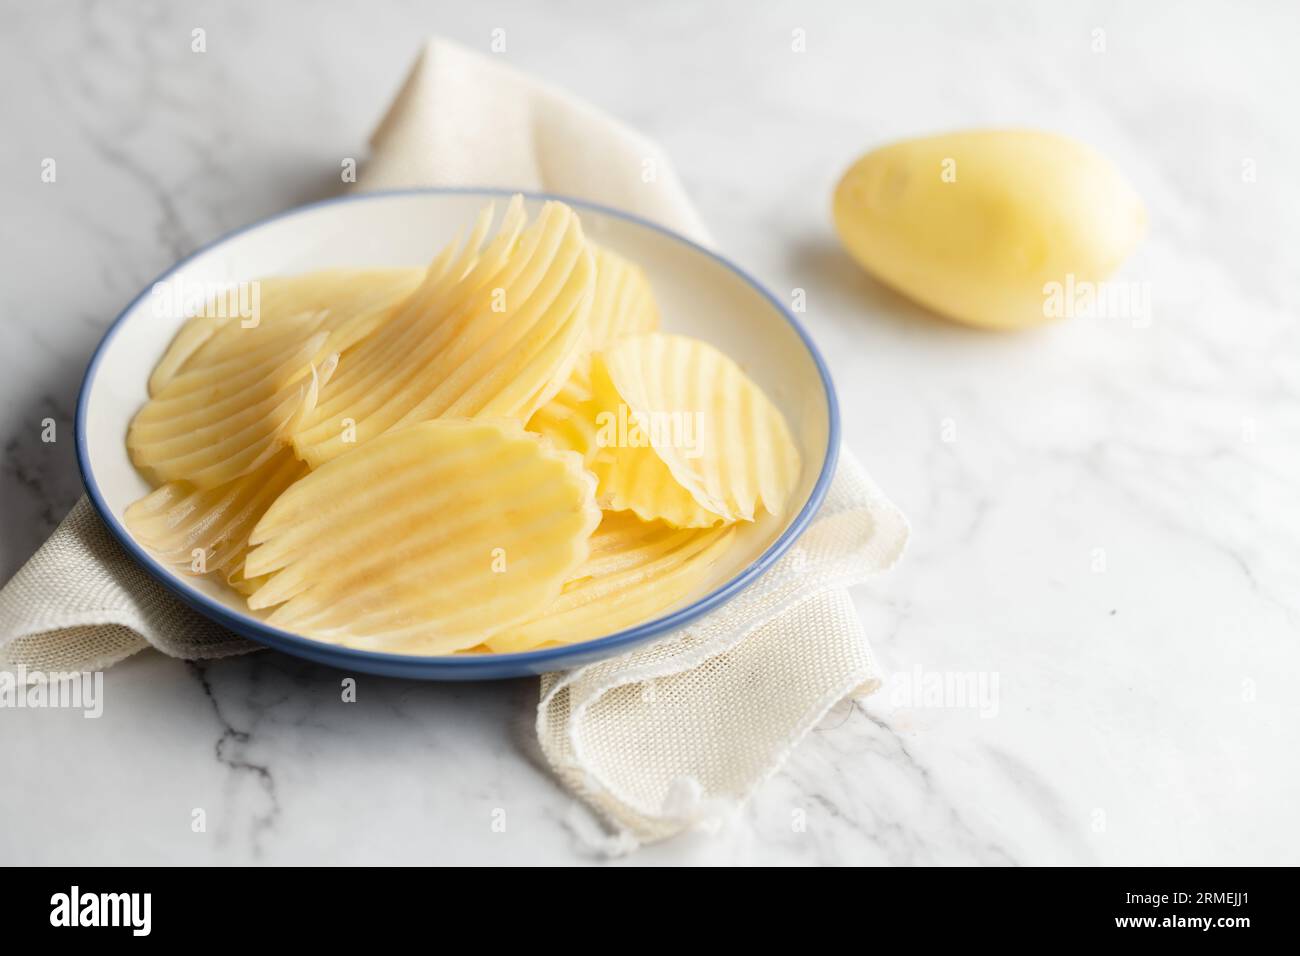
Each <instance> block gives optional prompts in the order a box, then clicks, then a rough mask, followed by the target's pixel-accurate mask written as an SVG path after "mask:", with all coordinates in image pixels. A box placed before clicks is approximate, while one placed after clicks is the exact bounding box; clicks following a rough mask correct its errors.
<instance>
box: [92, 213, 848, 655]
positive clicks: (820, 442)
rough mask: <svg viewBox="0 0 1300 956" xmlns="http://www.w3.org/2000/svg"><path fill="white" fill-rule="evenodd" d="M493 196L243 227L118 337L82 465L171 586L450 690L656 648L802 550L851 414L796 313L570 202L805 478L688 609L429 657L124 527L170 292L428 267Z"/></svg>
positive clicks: (738, 278) (292, 648) (292, 638)
mask: <svg viewBox="0 0 1300 956" xmlns="http://www.w3.org/2000/svg"><path fill="white" fill-rule="evenodd" d="M508 195H509V194H508V193H505V192H499V191H494V190H481V189H465V190H445V189H427V190H408V191H400V192H386V193H364V194H358V195H353V196H345V197H341V198H338V199H332V200H326V201H324V202H319V203H315V204H313V205H309V206H303V207H301V208H299V209H294V210H291V211H289V212H286V213H282V214H281V215H278V216H274V217H272V218H270V219H267V220H264V221H262V222H259V223H255V224H254V225H251V226H247V227H245V228H244V229H240V230H239V231H237V232H234V233H232V234H230V235H228V236H226V237H224V238H222V239H219V240H217V241H216V242H214V243H212V244H211V245H209V246H208V247H206V248H204V249H201V250H199V251H198V252H196V253H195V254H194V255H192V256H190V257H189V258H187V259H184V260H182V261H181V262H179V263H177V264H176V265H175V266H174V267H172V268H171V269H170V270H168V271H167V272H166V273H164V274H163V275H161V276H159V277H158V279H157V280H155V283H151V284H150V286H149V288H146V289H145V290H144V291H143V292H141V293H140V295H139V296H138V297H137V298H136V299H135V300H134V301H133V302H132V303H131V304H130V305H128V306H127V307H126V309H125V310H124V311H123V312H122V314H121V315H119V316H118V317H117V319H116V320H115V321H114V322H113V324H112V326H110V327H109V330H108V332H107V333H106V334H105V336H104V340H103V341H102V342H101V343H100V345H99V348H98V349H97V350H96V352H95V355H94V357H93V358H92V359H91V362H90V367H89V368H88V369H87V370H86V377H85V381H84V382H83V383H82V387H81V395H80V397H79V398H78V402H77V428H76V431H77V457H78V461H79V462H80V466H81V473H82V479H83V481H84V482H85V485H86V490H87V492H88V494H89V495H90V499H91V501H92V502H93V503H94V505H95V507H96V508H97V509H98V511H99V513H100V515H101V516H102V517H103V518H104V520H105V522H107V524H108V527H109V529H110V530H111V531H112V533H113V534H114V535H115V536H116V537H117V538H118V539H119V540H120V541H121V542H122V544H123V545H124V546H125V547H126V548H127V550H128V551H129V552H130V553H131V554H132V556H133V557H134V558H135V559H136V560H137V561H139V562H140V564H142V565H143V566H144V567H145V569H146V570H148V571H149V572H151V573H152V574H153V575H154V576H155V577H157V578H158V580H160V581H161V582H162V583H163V584H164V585H166V586H167V587H169V588H170V589H171V590H173V591H174V592H175V593H176V594H177V595H179V596H180V597H181V598H182V599H183V600H185V601H186V602H187V603H189V604H190V605H191V606H193V607H194V608H196V609H197V610H199V611H200V612H201V613H203V614H206V615H207V616H209V617H211V618H213V619H215V620H217V621H219V622H221V623H222V624H224V625H226V626H227V627H229V628H230V629H231V630H233V631H236V632H237V633H239V634H243V635H244V636H246V637H249V638H252V639H253V640H255V641H258V642H260V643H262V644H265V645H267V646H270V647H274V648H277V649H279V650H282V651H285V652H286V653H289V654H295V655H297V656H299V657H305V658H308V659H311V660H315V661H319V662H322V663H328V664H334V665H337V666H339V667H344V668H347V669H350V670H353V671H366V672H370V673H378V674H385V675H390V676H403V677H421V678H431V679H441V680H456V679H461V680H478V679H487V678H498V677H514V676H519V675H523V674H537V673H542V672H544V671H553V670H561V669H565V668H570V667H574V666H577V665H580V664H584V663H589V662H591V661H594V660H599V659H600V658H604V657H610V656H612V655H614V654H617V653H620V652H622V651H624V650H627V649H628V648H630V647H631V646H632V645H634V644H638V643H642V642H646V641H651V640H654V639H655V638H656V637H659V636H661V635H663V634H666V633H668V632H670V631H672V630H673V629H675V628H677V627H680V626H681V625H683V624H685V623H687V622H688V621H690V620H693V619H694V618H696V617H698V616H700V615H702V614H704V613H706V612H708V611H710V610H712V609H713V608H715V607H717V606H718V605H720V604H722V603H723V602H725V601H727V600H728V599H730V598H731V597H733V596H734V595H735V594H736V593H737V592H738V591H740V590H741V589H742V588H744V587H745V586H747V585H748V584H750V583H751V582H752V581H753V580H754V579H755V578H756V577H757V576H758V575H760V574H761V573H762V572H763V571H764V570H765V569H766V568H767V567H768V566H769V565H770V564H771V563H772V562H773V561H775V560H776V559H777V558H778V557H779V556H780V555H781V554H782V553H783V552H784V551H785V550H786V549H787V548H788V547H789V546H790V545H791V544H792V543H793V542H794V540H795V538H796V537H797V536H798V535H799V533H800V532H801V531H802V530H803V528H804V527H805V526H806V525H807V523H808V521H809V520H810V519H811V517H812V515H813V512H814V511H815V510H816V508H817V506H818V505H819V504H820V503H821V500H822V498H823V496H824V495H825V493H826V488H827V486H828V485H829V483H830V479H831V476H832V474H833V472H834V468H835V459H836V453H837V451H838V449H839V418H838V412H837V409H836V403H835V392H834V389H833V387H832V385H831V381H830V376H829V374H828V373H827V371H826V366H825V363H824V362H823V361H822V359H821V356H820V355H818V353H817V350H816V348H815V347H814V346H813V344H812V341H811V340H810V339H809V338H808V335H807V333H806V332H805V331H804V330H803V329H802V327H800V325H799V323H798V322H797V321H796V320H795V318H794V316H793V315H791V314H790V312H789V311H788V310H787V309H786V308H785V307H784V306H783V305H782V304H781V303H780V302H779V301H778V300H777V299H776V298H775V297H773V296H772V295H771V294H770V293H769V292H767V291H766V290H764V289H763V288H762V286H760V285H759V284H758V283H757V282H756V281H754V279H752V278H751V277H750V276H748V275H747V274H746V273H745V272H744V271H742V270H741V269H740V268H739V267H737V266H735V265H733V264H732V263H730V262H728V261H727V260H725V259H723V258H722V257H720V256H718V255H716V254H715V253H713V252H710V251H708V250H706V249H704V248H702V247H701V246H698V245H696V244H695V243H692V242H690V241H689V240H687V239H684V238H682V237H681V236H678V235H676V234H674V233H671V232H669V231H667V230H665V229H663V228H661V227H659V226H656V225H653V224H651V223H648V222H645V221H643V220H640V219H637V218H636V217H633V216H630V215H627V214H625V213H621V212H618V211H616V210H613V209H606V208H603V207H600V206H596V205H593V204H591V203H587V202H583V201H580V200H574V199H569V198H566V197H551V196H540V195H532V196H528V197H527V200H528V206H529V211H530V213H534V212H536V210H537V208H538V207H539V206H540V205H541V203H542V202H544V201H545V200H546V199H551V198H558V199H563V200H564V201H565V202H567V203H569V204H570V205H571V206H573V207H574V208H575V209H577V210H578V213H579V215H580V216H581V218H582V225H583V228H584V230H585V231H586V234H587V235H588V236H589V237H590V238H591V239H593V240H594V241H596V242H598V243H601V244H604V245H606V246H608V247H609V248H611V249H613V250H614V251H616V252H619V253H621V254H623V255H624V256H626V257H628V258H630V259H632V260H634V261H636V262H637V263H639V264H640V265H641V266H642V267H643V268H644V269H645V271H646V273H647V274H648V275H649V278H650V282H651V284H652V285H653V287H654V291H655V297H656V299H657V300H658V302H659V306H660V310H661V312H662V314H663V323H664V327H665V329H666V330H669V331H676V332H682V333H685V334H689V335H692V336H695V337H697V338H701V339H705V340H706V341H708V342H711V343H713V344H714V345H716V346H717V347H718V348H720V349H722V350H723V351H724V352H726V353H727V354H728V355H730V356H732V357H733V358H734V359H736V361H737V362H739V363H740V365H741V366H742V367H743V368H744V369H745V370H746V372H748V373H749V375H750V376H751V377H752V378H753V379H754V380H755V381H757V382H758V384H759V385H760V386H762V388H763V390H764V391H765V392H766V393H767V394H768V395H769V396H770V397H771V398H772V400H773V401H774V402H775V403H776V404H777V406H778V407H779V408H780V409H781V411H782V412H783V413H784V414H785V416H786V420H787V421H788V422H789V423H790V427H791V430H792V431H793V433H794V436H795V440H796V441H797V442H798V444H799V448H800V452H801V453H802V455H803V473H802V474H801V476H800V479H799V483H798V486H797V487H796V489H795V492H794V495H793V497H792V507H791V508H790V510H789V515H788V517H787V518H786V520H785V521H783V522H776V521H771V520H769V521H767V522H765V523H758V524H755V525H751V526H746V527H745V528H744V529H743V534H742V535H741V536H740V540H739V541H738V543H737V545H736V546H734V547H733V548H732V549H731V551H730V557H729V558H728V559H727V560H726V561H725V562H724V564H723V566H721V567H719V568H718V569H717V573H716V575H715V576H714V578H713V579H712V580H710V581H709V582H707V583H706V585H705V586H703V587H702V588H701V589H700V592H699V593H696V594H693V595H690V596H689V597H688V599H687V600H685V601H683V602H681V603H680V604H679V605H678V606H677V607H676V608H674V609H670V610H669V611H668V612H667V613H665V614H663V615H662V616H660V617H658V618H656V619H654V620H651V621H646V622H644V623H643V624H640V625H638V626H636V627H633V628H629V629H627V630H623V631H620V632H618V633H615V634H610V635H608V636H606V637H602V638H599V639H597V640H592V641H586V642H584V643H581V644H575V645H572V646H569V647H561V648H548V649H545V650H538V651H530V652H527V653H521V654H498V655H489V654H473V655H456V656H444V657H416V656H410V655H402V654H383V653H376V652H371V651H360V650H354V649H351V648H346V647H339V646H336V645H333V644H326V643H323V642H320V641H315V640H312V639H310V638H305V637H301V636H299V635H296V634H291V633H289V632H287V631H282V630H279V629H277V628H273V627H268V626H267V625H266V624H265V623H263V621H262V620H261V619H260V617H259V614H258V613H257V612H253V611H250V610H249V609H248V607H247V605H246V604H245V603H244V600H243V598H242V597H240V596H239V595H238V594H236V593H235V592H234V591H231V590H229V589H228V588H227V587H226V586H225V585H224V584H221V583H217V582H213V581H210V580H206V579H199V578H192V577H186V576H184V575H181V574H179V573H177V572H175V571H173V570H172V569H171V568H169V567H167V566H165V565H163V564H161V563H159V562H158V561H157V560H156V559H155V558H154V557H152V556H151V555H150V554H149V552H148V551H147V550H146V549H145V548H143V547H142V546H140V545H139V544H137V543H136V542H135V541H134V540H133V539H132V537H131V535H130V533H129V532H128V531H127V530H126V528H125V526H124V525H123V522H122V515H123V513H124V512H125V510H126V508H127V506H128V505H129V504H131V502H133V501H135V500H136V499H138V498H140V497H141V496H142V495H144V494H146V493H147V492H148V491H149V487H148V485H147V484H146V482H145V481H144V480H143V479H142V478H141V477H140V476H139V475H138V474H137V473H136V471H135V469H134V468H133V467H132V465H131V461H130V459H129V457H128V456H127V451H126V444H125V436H126V430H127V425H128V423H129V422H130V420H131V417H132V415H134V414H135V412H136V411H137V410H138V409H139V408H140V406H141V405H142V404H143V403H144V401H145V398H146V395H147V392H146V383H147V381H148V378H149V373H150V371H151V370H152V369H153V366H154V363H155V362H157V360H158V358H159V357H160V356H161V355H162V354H163V351H164V349H165V348H166V346H167V344H168V342H169V341H170V340H171V338H172V336H173V334H174V333H175V332H176V330H177V329H178V328H179V326H180V324H181V322H182V320H183V317H182V315H181V313H180V310H179V308H178V309H177V310H175V314H163V315H161V316H160V314H159V310H158V308H157V305H158V301H159V296H156V295H154V294H153V288H154V285H155V284H156V283H157V282H167V283H172V284H173V287H175V285H174V284H175V283H176V281H177V280H179V282H180V283H181V286H182V287H184V288H195V287H196V284H200V283H201V284H204V285H205V286H210V285H212V284H221V283H235V282H239V281H247V280H251V279H256V278H259V277H264V276H271V275H280V274H286V273H296V272H306V271H311V270H315V269H324V268H329V267H348V266H351V267H358V266H422V265H427V264H428V263H429V261H430V260H431V259H432V258H433V256H434V253H435V252H436V251H437V250H438V249H439V248H440V247H442V246H443V245H444V244H445V243H447V242H449V241H450V240H451V239H452V238H454V235H455V233H456V231H457V230H458V229H459V228H460V227H462V226H463V225H464V224H466V223H468V222H470V221H472V220H473V218H474V216H475V214H476V213H477V212H478V211H479V210H480V209H481V208H482V207H483V205H484V203H485V202H488V201H491V200H497V201H498V206H499V207H500V205H501V204H502V203H503V202H504V200H505V198H506V197H507V196H508Z"/></svg>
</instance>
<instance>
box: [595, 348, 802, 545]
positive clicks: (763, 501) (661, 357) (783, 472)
mask: <svg viewBox="0 0 1300 956" xmlns="http://www.w3.org/2000/svg"><path fill="white" fill-rule="evenodd" d="M597 366H598V374H597V376H596V380H597V389H598V392H599V391H600V389H601V387H602V386H601V383H602V382H605V383H607V385H608V386H609V387H610V388H612V390H613V392H614V393H616V395H617V402H618V403H619V405H620V414H623V413H624V411H623V410H624V409H625V414H626V415H627V417H628V418H630V419H632V420H633V421H635V422H637V423H638V424H639V425H640V426H641V429H642V431H641V434H642V435H643V436H644V437H645V438H646V439H648V442H649V446H650V448H651V449H652V450H653V453H654V454H655V455H657V456H658V458H659V460H660V461H661V462H662V463H663V464H664V465H665V466H666V467H667V469H668V471H669V472H670V473H671V475H672V477H673V478H674V479H675V480H676V482H677V484H679V485H680V486H681V487H682V488H684V489H686V491H688V492H689V493H690V495H691V497H692V498H694V499H695V501H696V502H697V503H698V504H699V505H700V507H701V508H703V509H705V510H706V511H708V512H711V513H712V514H715V515H718V516H719V517H721V518H722V519H723V520H724V521H728V522H731V521H753V520H754V518H755V514H756V512H757V509H758V508H759V507H760V506H761V507H762V508H763V509H764V510H766V511H767V512H768V513H769V514H772V515H778V516H779V515H781V514H782V513H783V511H784V509H785V505H786V500H787V498H788V497H789V495H790V492H791V490H792V489H793V488H794V484H795V482H796V481H797V480H798V477H799V468H800V460H799V451H798V449H797V448H796V446H795V443H794V440H793V438H792V437H791V435H790V429H789V426H787V424H786V421H785V418H784V417H783V416H782V414H781V412H780V410H779V409H778V408H777V407H776V406H775V405H773V404H772V402H771V400H770V399H768V397H767V396H766V395H764V394H763V391H762V389H760V388H759V387H758V386H757V385H756V384H755V383H754V382H753V381H751V380H750V378H749V377H748V376H747V375H746V374H745V373H744V372H743V371H741V368H740V366H739V365H737V364H736V363H735V362H734V361H733V360H732V359H730V358H728V357H727V356H726V355H724V354H723V353H722V352H720V351H718V350H717V349H716V348H714V347H713V346H712V345H709V344H707V343H705V342H701V341H699V340H698V339H692V338H688V337H686V336H682V335H664V334H660V333H651V334H648V335H640V336H635V337H633V338H629V339H625V340H623V341H622V342H619V343H618V344H616V345H614V346H612V347H610V348H609V349H606V350H605V351H604V352H602V353H600V355H599V356H598V361H597ZM602 376H604V377H603V378H602ZM601 401H602V404H604V406H605V407H606V408H609V407H610V406H609V402H610V401H611V397H610V396H609V395H606V396H605V397H603V398H602V399H601ZM600 438H601V435H600V434H599V433H598V439H600ZM601 444H602V445H605V444H608V442H606V441H603V440H602V441H601ZM630 451H632V452H633V453H634V454H629V455H620V456H619V457H618V459H617V460H616V462H615V464H614V468H613V470H614V471H617V469H618V467H619V466H622V465H626V461H625V459H627V458H643V457H644V455H643V454H641V455H638V454H635V453H644V451H645V449H631V450H630ZM637 464H638V466H639V468H638V470H637V471H636V473H635V474H633V475H631V476H628V475H623V476H617V475H610V474H601V472H600V469H597V473H598V474H599V475H600V477H601V479H602V485H605V484H608V485H609V486H610V488H611V490H613V489H617V491H618V493H619V494H620V495H622V496H623V498H624V505H625V506H626V507H629V508H631V509H632V510H634V511H636V512H637V513H638V514H640V515H641V516H642V517H661V515H659V514H657V513H655V510H654V508H653V507H651V508H641V507H638V504H639V503H640V499H641V497H642V494H643V489H646V488H651V489H652V488H655V487H657V485H656V482H654V481H652V480H650V479H651V478H652V477H653V476H654V469H653V467H652V466H645V465H642V464H641V462H640V461H638V462H637ZM605 492H606V489H605V487H602V495H604V494H605ZM662 517H666V518H669V520H672V516H671V515H662ZM674 523H677V522H674Z"/></svg>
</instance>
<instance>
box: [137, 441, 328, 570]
mask: <svg viewBox="0 0 1300 956" xmlns="http://www.w3.org/2000/svg"><path fill="white" fill-rule="evenodd" d="M306 473H307V467H306V466H305V465H304V464H303V463H302V462H300V461H298V459H296V458H295V457H294V456H293V454H292V452H290V451H289V450H288V449H284V450H281V451H280V452H279V453H278V454H276V455H275V456H274V457H273V458H272V459H271V460H270V461H268V462H266V463H265V464H264V465H262V466H260V467H259V468H257V469H255V470H254V471H252V472H250V473H249V474H247V475H244V476H243V477H241V478H236V479H235V480H234V481H232V482H229V483H227V484H224V485H220V486H218V487H216V488H210V489H199V488H195V487H194V486H193V485H191V484H189V483H187V482H183V481H170V482H168V483H167V484H165V485H163V486H162V487H160V488H157V489H155V490H154V491H153V492H151V493H150V494H148V495H145V497H143V498H141V499H140V500H139V501H137V502H135V503H134V504H132V505H131V506H130V507H129V508H127V509H126V514H125V515H124V516H123V517H124V519H125V522H126V527H127V530H128V531H130V532H131V534H132V535H133V536H134V537H135V538H136V540H138V541H139V542H140V543H141V544H143V545H144V546H145V547H147V548H149V550H151V551H153V552H154V553H155V554H156V555H157V556H158V557H159V558H161V559H162V560H163V561H165V562H166V563H167V564H170V565H172V566H174V567H179V568H184V569H186V570H187V571H188V572H189V573H192V574H198V575H202V574H221V575H222V576H223V577H224V578H225V580H226V582H227V583H229V584H231V585H232V586H234V585H236V584H242V583H243V582H244V579H243V566H244V555H245V554H246V553H247V552H248V535H249V533H250V532H251V531H252V530H253V526H254V525H256V524H257V522H258V521H259V520H260V519H261V517H262V515H263V514H265V513H266V509H267V508H269V507H270V505H271V502H273V501H275V499H276V498H277V497H279V495H280V492H282V491H284V489H286V488H288V487H289V485H291V484H293V482H294V481H296V480H297V479H298V478H300V477H302V476H303V475H304V474H306Z"/></svg>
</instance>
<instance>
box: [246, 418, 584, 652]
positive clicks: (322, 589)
mask: <svg viewBox="0 0 1300 956" xmlns="http://www.w3.org/2000/svg"><path fill="white" fill-rule="evenodd" d="M594 486H595V482H594V480H593V479H592V477H591V475H590V474H589V473H588V472H587V471H586V470H585V469H583V467H582V461H581V459H580V458H579V457H578V456H577V455H575V454H573V453H571V452H565V451H560V450H557V449H555V448H554V447H553V446H551V445H549V444H547V443H545V442H543V441H542V440H541V439H540V438H539V437H538V436H536V435H531V434H529V433H527V432H525V431H524V430H523V429H522V427H521V426H519V425H518V424H516V423H512V422H498V421H485V420H478V421H467V420H460V419H442V420H437V421H431V422H424V423H421V424H417V425H412V426H409V427H407V428H403V429H399V430H396V431H391V432H389V433H387V434H385V435H382V436H380V437H378V438H375V439H372V440H371V441H368V442H366V443H365V444H364V445H362V446H361V447H359V448H357V449H356V450H354V451H352V452H351V453H349V454H347V455H342V456H339V457H338V458H336V459H333V460H331V461H330V462H328V463H326V464H324V465H322V466H320V467H319V468H318V469H316V470H315V471H313V472H312V473H311V474H309V475H307V476H306V477H304V478H302V479H300V480H299V481H297V482H295V483H294V484H293V485H291V486H290V487H289V488H288V490H286V491H285V492H284V493H283V494H282V495H281V496H280V497H279V498H278V499H277V500H276V502H275V503H274V504H273V505H271V507H270V509H269V510H268V511H267V513H266V514H265V516H263V518H262V520H261V521H260V522H259V523H258V525H257V527H256V528H255V529H254V530H253V533H252V535H251V542H252V543H253V544H254V545H255V547H254V548H253V550H252V551H251V552H250V553H249V555H248V556H247V558H246V559H245V562H244V573H245V574H246V575H248V576H249V577H251V578H257V577H261V576H265V575H269V578H268V579H267V580H266V581H265V583H263V584H262V585H261V586H260V587H259V588H257V590H256V591H254V593H253V594H252V595H251V596H250V598H249V602H248V603H249V606H250V607H253V608H270V607H275V610H274V611H273V612H272V613H271V614H270V616H269V617H268V619H267V620H268V621H269V623H271V624H273V625H275V626H277V627H283V628H286V629H289V630H292V631H295V632H296V633H299V634H304V635H306V636H308V637H313V638H317V639H319V640H325V641H331V642H334V643H340V644H346V645H349V646H352V647H361V648H369V649H372V650H383V651H394V652H401V653H416V654H447V653H451V652H453V651H458V650H462V649H464V648H468V647H472V646H474V645H475V644H478V643H480V642H482V641H483V640H484V639H485V638H487V637H490V636H491V635H492V634H494V633H496V632H497V631H499V630H501V629H502V628H506V627H509V626H511V625H513V624H516V623H518V622H519V621H521V620H525V619H527V618H529V617H532V616H533V615H536V614H537V613H538V612H539V611H541V610H542V609H543V608H545V607H546V606H547V605H548V604H549V603H550V602H551V601H553V600H554V599H555V598H556V597H557V596H558V595H559V593H560V588H561V587H562V585H563V584H564V582H565V581H566V580H568V579H569V578H571V577H572V576H573V574H574V572H575V571H576V570H577V568H578V567H579V565H581V563H582V562H583V561H584V560H585V559H586V557H587V554H588V543H587V542H588V538H589V537H590V535H591V533H592V531H593V530H594V529H595V527H596V525H597V524H598V523H599V520H600V512H599V510H598V509H597V508H596V504H595V498H594V490H595V489H594ZM277 605H278V606H277Z"/></svg>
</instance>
